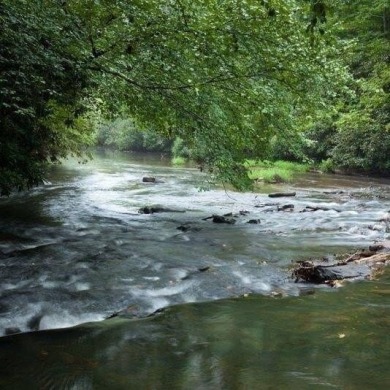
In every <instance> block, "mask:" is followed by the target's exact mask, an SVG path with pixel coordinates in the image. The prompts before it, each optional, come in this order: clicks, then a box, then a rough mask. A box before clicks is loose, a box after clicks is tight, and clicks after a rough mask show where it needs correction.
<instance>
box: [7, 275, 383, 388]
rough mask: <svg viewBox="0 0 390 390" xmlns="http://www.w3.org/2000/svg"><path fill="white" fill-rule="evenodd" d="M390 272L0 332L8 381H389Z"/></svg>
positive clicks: (304, 384)
mask: <svg viewBox="0 0 390 390" xmlns="http://www.w3.org/2000/svg"><path fill="white" fill-rule="evenodd" d="M389 287H390V273H389V272H387V274H386V275H385V276H384V277H383V278H382V279H381V280H380V281H375V282H373V281H371V282H364V283H354V284H350V285H348V286H347V287H345V288H344V289H341V290H337V291H335V290H333V291H322V292H320V291H319V292H317V293H315V294H314V295H310V296H305V297H300V298H279V299H278V298H276V299H275V298H269V297H261V296H249V297H247V298H243V299H236V300H225V301H217V302H211V303H203V304H187V305H182V306H175V307H171V308H169V309H167V310H166V311H165V312H164V313H162V314H160V315H158V316H155V317H151V318H147V319H144V320H137V321H132V320H125V319H118V318H116V319H112V320H107V321H105V322H101V323H95V324H90V325H84V326H80V327H77V328H72V329H68V330H57V331H46V332H39V333H32V334H24V335H17V336H11V337H8V338H3V339H0V359H1V362H2V364H1V366H0V373H1V376H0V378H1V379H0V387H1V388H2V389H24V388H31V383H35V384H36V388H45V389H51V388H53V389H71V388H76V389H108V388H109V389H140V388H142V389H311V388H335V389H385V388H387V387H386V386H387V385H388V383H389V380H390V376H389V371H388V358H389V350H390V343H389V337H388V334H387V333H388V326H389V325H390V323H389V318H390V317H389V309H390V300H389V291H390V290H389Z"/></svg>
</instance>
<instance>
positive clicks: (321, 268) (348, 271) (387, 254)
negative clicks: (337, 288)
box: [292, 245, 390, 286]
mask: <svg viewBox="0 0 390 390" xmlns="http://www.w3.org/2000/svg"><path fill="white" fill-rule="evenodd" d="M389 263H390V251H389V248H388V247H387V246H383V245H376V246H371V247H370V250H368V251H364V250H363V251H358V252H356V253H353V254H352V255H348V256H346V257H345V258H344V259H342V260H340V261H338V262H335V263H333V264H328V263H326V262H315V261H300V262H298V263H297V266H296V267H295V269H294V270H293V273H292V275H293V277H294V278H295V281H296V282H309V283H317V284H321V283H326V284H329V285H332V286H334V285H336V283H335V282H336V281H341V280H346V279H362V278H366V279H369V278H372V277H374V276H375V275H377V274H378V273H380V271H381V270H382V269H383V267H384V266H385V265H387V264H389Z"/></svg>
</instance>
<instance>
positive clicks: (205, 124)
mask: <svg viewBox="0 0 390 390" xmlns="http://www.w3.org/2000/svg"><path fill="white" fill-rule="evenodd" d="M329 1H330V0H329ZM0 4H1V8H0V15H1V26H2V27H1V28H2V34H1V38H0V39H1V42H0V44H1V49H0V50H1V53H0V54H1V57H0V66H1V69H2V73H1V79H0V90H1V101H0V107H1V110H2V111H1V128H2V134H1V137H0V148H1V157H0V158H1V160H0V170H1V171H0V172H1V174H0V176H1V181H0V186H1V191H2V193H9V191H10V190H11V189H12V188H13V187H15V186H16V187H18V188H20V189H21V188H25V187H29V186H31V185H34V184H37V183H38V182H39V181H40V180H41V179H42V177H43V174H44V173H43V168H44V166H45V163H46V161H47V160H51V161H57V160H58V159H59V158H61V157H63V156H65V155H66V154H67V153H68V152H74V153H79V152H80V150H81V149H80V145H83V144H85V143H86V142H87V141H88V136H89V129H88V120H87V119H86V117H85V115H84V116H83V115H82V114H83V113H85V112H86V110H87V109H88V108H91V107H92V108H93V106H96V102H97V101H99V102H101V103H99V110H102V112H103V114H105V115H107V114H110V115H112V114H113V113H115V112H116V113H118V114H120V115H121V116H124V115H125V116H126V117H130V118H132V119H133V120H134V121H136V123H137V124H138V125H140V126H141V127H143V128H153V129H154V130H155V131H156V132H158V133H160V134H162V135H163V136H166V137H170V138H175V137H180V138H182V139H183V140H184V141H185V143H186V144H187V145H189V146H190V147H192V146H197V145H201V149H202V161H201V163H202V166H203V168H204V169H209V170H210V171H212V172H213V175H215V176H216V177H217V178H218V179H220V180H223V181H227V182H231V183H232V184H234V185H235V186H236V187H237V188H243V187H245V186H246V185H248V184H249V179H248V176H247V174H246V169H245V166H244V165H243V161H244V159H245V157H246V156H247V155H248V153H249V154H251V153H256V155H258V156H261V155H262V154H265V153H266V151H267V146H268V142H269V139H270V138H271V137H272V136H274V135H275V134H283V135H284V136H285V138H288V136H289V134H290V133H291V132H294V131H295V130H296V129H297V128H298V127H300V124H301V122H302V119H305V118H307V117H308V116H309V115H312V116H313V115H315V113H316V112H318V109H319V108H321V110H325V109H326V107H327V106H326V102H328V101H329V98H330V97H334V96H336V95H337V94H338V93H340V91H342V88H343V86H344V85H345V81H346V79H347V78H348V77H347V73H346V72H345V68H344V67H343V66H342V65H340V61H339V58H338V57H339V56H338V49H337V48H336V46H335V45H333V42H334V41H332V39H331V36H330V34H328V32H327V31H326V29H324V24H325V20H326V12H327V11H326V8H325V4H324V2H319V1H317V0H315V1H297V0H283V1H282V0H267V1H266V0H263V1H259V0H256V1H255V0H247V1H246V0H229V1H227V0H226V1H223V0H221V1H206V0H199V1H196V2H194V1H190V0H168V1H165V2H161V1H157V0H149V1H144V0H134V1H124V0H100V1H95V0H65V1H59V0H29V1H27V0H17V1H14V0H12V1H11V0H2V1H1V3H0ZM100 99H101V100H100ZM305 120H306V119H305Z"/></svg>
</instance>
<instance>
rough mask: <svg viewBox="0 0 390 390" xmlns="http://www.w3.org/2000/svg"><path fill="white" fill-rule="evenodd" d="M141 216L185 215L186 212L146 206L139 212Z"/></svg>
mask: <svg viewBox="0 0 390 390" xmlns="http://www.w3.org/2000/svg"><path fill="white" fill-rule="evenodd" d="M138 213H139V214H154V213H185V210H175V209H170V208H168V207H162V206H144V207H141V208H140V209H139V210H138Z"/></svg>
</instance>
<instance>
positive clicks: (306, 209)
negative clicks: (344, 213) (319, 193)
mask: <svg viewBox="0 0 390 390" xmlns="http://www.w3.org/2000/svg"><path fill="white" fill-rule="evenodd" d="M331 210H333V211H336V212H338V213H339V212H340V210H336V209H329V208H327V207H317V206H316V207H313V206H306V207H305V208H304V209H303V210H302V211H301V213H306V212H308V211H311V212H312V211H331Z"/></svg>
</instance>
